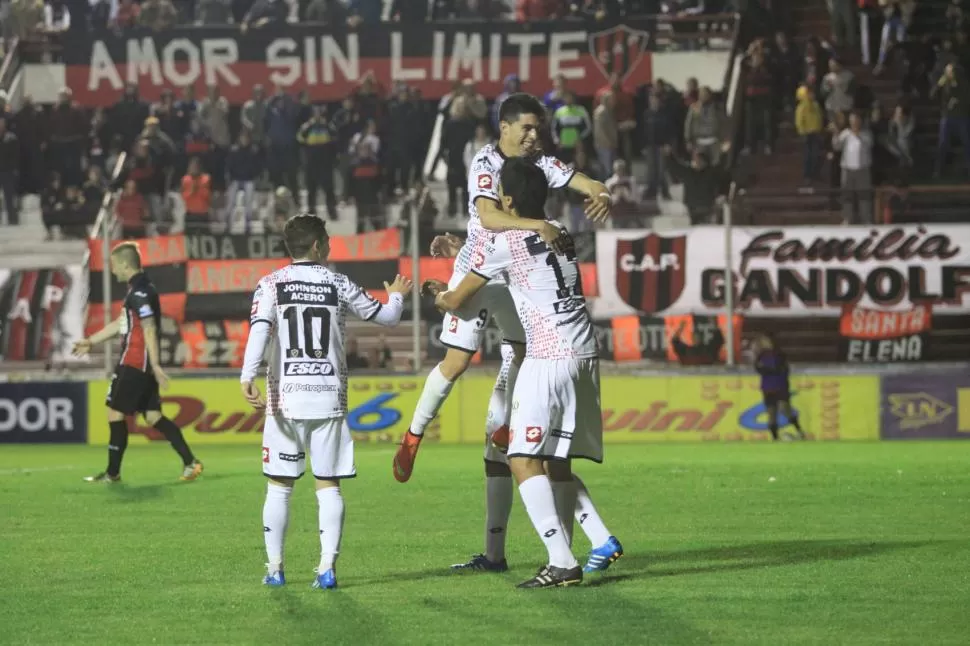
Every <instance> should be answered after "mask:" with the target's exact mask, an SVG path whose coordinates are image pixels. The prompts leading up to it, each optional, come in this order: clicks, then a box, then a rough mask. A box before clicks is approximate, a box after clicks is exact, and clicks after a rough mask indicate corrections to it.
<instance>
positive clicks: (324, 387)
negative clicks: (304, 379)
mask: <svg viewBox="0 0 970 646" xmlns="http://www.w3.org/2000/svg"><path fill="white" fill-rule="evenodd" d="M283 392H284V393H335V392H337V384H283Z"/></svg>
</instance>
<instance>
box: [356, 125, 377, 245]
mask: <svg viewBox="0 0 970 646" xmlns="http://www.w3.org/2000/svg"><path fill="white" fill-rule="evenodd" d="M380 147H381V142H380V138H378V136H377V124H376V123H375V122H374V121H373V120H371V121H368V122H367V128H366V129H365V130H364V131H363V132H359V133H357V134H356V135H354V138H353V139H351V141H350V148H351V162H350V163H351V173H352V176H353V178H352V187H353V188H352V192H353V196H354V202H355V204H356V206H357V233H364V232H366V231H377V230H379V229H381V228H382V227H383V226H384V222H383V218H382V215H383V213H382V212H381V204H380V193H381V191H380V187H381V167H380Z"/></svg>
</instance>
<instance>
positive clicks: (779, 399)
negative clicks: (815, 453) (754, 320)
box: [754, 334, 805, 440]
mask: <svg viewBox="0 0 970 646" xmlns="http://www.w3.org/2000/svg"><path fill="white" fill-rule="evenodd" d="M757 352H758V354H757V356H756V357H755V360H754V367H755V370H757V371H758V374H760V375H761V396H762V398H763V400H764V403H765V410H767V411H768V428H769V429H770V430H771V439H773V440H778V412H779V410H780V411H781V413H782V414H783V415H784V416H785V419H787V420H788V422H789V423H791V424H792V425H793V426H794V427H795V430H796V431H798V435H799V437H801V438H802V439H803V440H804V439H805V433H804V431H802V426H801V424H799V422H798V413H796V412H795V411H794V410H793V409H792V407H791V388H790V387H789V385H788V358H787V357H786V356H785V353H784V352H782V351H781V350H780V349H779V348H778V346H777V345H775V342H774V340H773V339H772V338H771V336H770V335H768V334H763V335H761V337H759V339H758V345H757Z"/></svg>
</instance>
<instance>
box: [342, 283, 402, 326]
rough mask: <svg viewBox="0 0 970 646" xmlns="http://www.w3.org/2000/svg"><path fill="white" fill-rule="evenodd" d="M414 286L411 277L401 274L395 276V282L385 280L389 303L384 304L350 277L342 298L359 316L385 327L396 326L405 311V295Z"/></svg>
mask: <svg viewBox="0 0 970 646" xmlns="http://www.w3.org/2000/svg"><path fill="white" fill-rule="evenodd" d="M412 286H413V283H411V279H410V278H407V277H405V276H401V275H398V276H397V277H395V278H394V282H393V283H387V282H385V283H384V289H385V290H386V291H387V304H386V305H382V304H381V303H380V302H379V301H378V300H377V299H375V298H374V297H373V296H371V295H370V294H368V293H367V292H365V291H364V290H363V289H361V288H360V286H359V285H357V283H355V282H353V281H351V280H350V279H349V278H348V279H346V286H345V287H344V290H343V292H344V293H343V294H341V298H342V299H343V300H344V302H346V303H347V307H348V309H350V311H351V312H353V314H354V315H355V316H357V317H358V318H361V319H363V320H365V321H371V322H372V323H377V324H378V325H383V326H385V327H394V326H395V325H397V324H398V323H400V322H401V315H402V314H403V313H404V295H405V294H407V293H408V292H410V291H411V288H412Z"/></svg>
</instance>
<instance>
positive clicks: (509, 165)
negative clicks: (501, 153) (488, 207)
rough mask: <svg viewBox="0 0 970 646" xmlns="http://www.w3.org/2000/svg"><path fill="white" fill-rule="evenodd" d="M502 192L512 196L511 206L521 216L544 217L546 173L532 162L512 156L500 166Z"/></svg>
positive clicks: (536, 218) (546, 187) (547, 189)
mask: <svg viewBox="0 0 970 646" xmlns="http://www.w3.org/2000/svg"><path fill="white" fill-rule="evenodd" d="M501 182H502V192H503V193H504V194H505V195H507V196H508V197H510V198H512V206H513V207H514V208H515V211H516V212H517V213H518V214H519V216H520V217H523V218H531V219H533V220H545V219H546V211H545V207H546V198H547V197H548V196H549V183H548V181H547V180H546V174H545V173H543V172H542V170H541V169H540V168H539V167H538V166H536V165H535V164H534V163H532V162H530V161H528V160H526V159H524V158H522V157H512V158H511V159H509V160H507V161H506V162H505V165H504V166H502V176H501Z"/></svg>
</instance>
